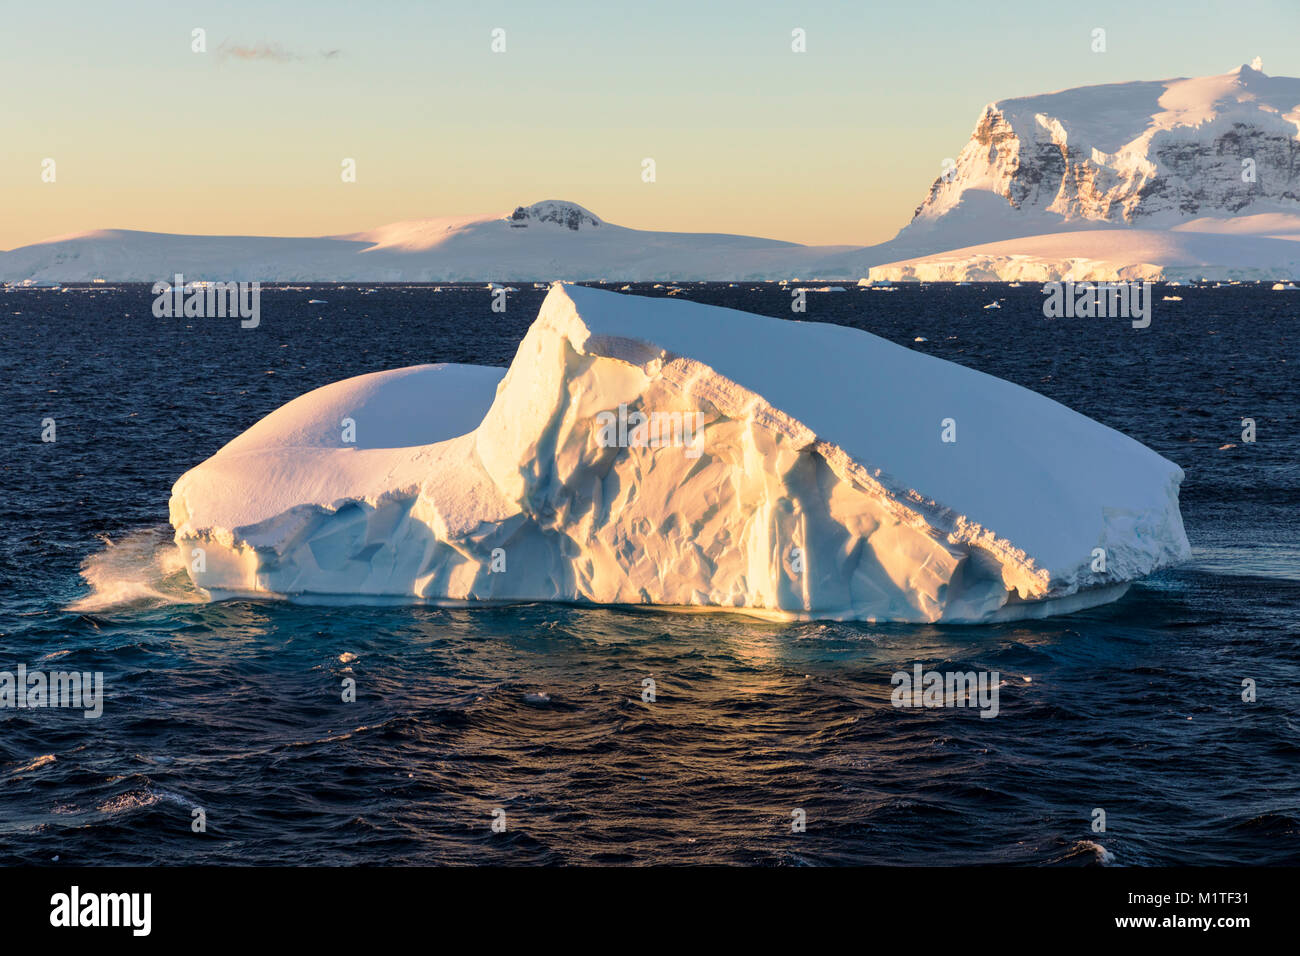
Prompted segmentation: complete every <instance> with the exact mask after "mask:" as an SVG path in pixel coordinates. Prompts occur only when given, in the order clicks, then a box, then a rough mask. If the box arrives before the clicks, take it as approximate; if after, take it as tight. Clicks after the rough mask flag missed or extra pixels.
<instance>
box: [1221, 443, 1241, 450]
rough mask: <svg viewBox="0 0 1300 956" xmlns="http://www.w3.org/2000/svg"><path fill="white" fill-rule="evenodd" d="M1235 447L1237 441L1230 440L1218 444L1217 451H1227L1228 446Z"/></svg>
mask: <svg viewBox="0 0 1300 956" xmlns="http://www.w3.org/2000/svg"><path fill="white" fill-rule="evenodd" d="M1236 447H1237V443H1236V442H1231V441H1230V442H1228V443H1227V444H1225V445H1220V446H1219V451H1227V450H1228V449H1229V448H1236Z"/></svg>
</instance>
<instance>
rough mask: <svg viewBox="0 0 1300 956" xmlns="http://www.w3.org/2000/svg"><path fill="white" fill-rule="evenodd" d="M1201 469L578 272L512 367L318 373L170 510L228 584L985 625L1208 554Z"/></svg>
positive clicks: (252, 591)
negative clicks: (1192, 517)
mask: <svg viewBox="0 0 1300 956" xmlns="http://www.w3.org/2000/svg"><path fill="white" fill-rule="evenodd" d="M1182 478H1183V472H1182V470H1181V469H1180V468H1178V466H1177V465H1175V464H1173V463H1172V462H1169V461H1167V460H1165V459H1164V458H1162V457H1160V456H1159V455H1157V454H1156V453H1155V452H1153V451H1151V450H1150V449H1148V448H1146V447H1145V446H1143V445H1141V444H1139V443H1138V442H1136V441H1134V440H1133V439H1131V438H1128V437H1126V436H1124V435H1122V434H1120V433H1119V432H1116V431H1114V430H1112V429H1110V428H1106V427H1105V426H1102V425H1100V424H1098V423H1096V422H1094V421H1092V420H1090V419H1088V418H1086V417H1084V416H1082V415H1080V414H1078V413H1076V412H1073V411H1071V410H1070V409H1068V408H1065V407H1064V406H1062V405H1059V404H1057V403H1056V402H1054V401H1051V400H1049V399H1047V398H1045V397H1043V396H1041V395H1038V394H1036V393H1034V392H1031V391H1029V390H1027V389H1024V388H1021V387H1020V386H1018V385H1014V384H1012V383H1010V382H1006V381H1002V380H1000V379H997V378H993V377H991V376H989V375H985V374H983V373H980V372H976V371H973V370H971V369H968V368H965V367H962V366H959V365H955V364H952V363H949V362H945V361H942V360H940V359H937V358H934V357H931V356H927V355H924V354H922V353H919V352H914V351H912V350H910V349H907V348H904V347H902V346H898V345H894V344H892V343H890V342H888V341H886V340H884V339H881V338H878V337H876V336H874V335H870V334H868V333H866V332H861V331H858V330H856V329H851V328H845V327H841V326H835V325H823V324H817V323H806V322H791V321H786V320H781V319H774V318H768V317H764V316H758V315H750V314H746V313H742V312H737V311H733V310H730V309H722V308H716V307H711V306H705V305H700V304H697V303H692V302H687V301H674V300H668V299H663V298H653V299H652V298H645V297H638V296H630V295H620V294H616V293H612V292H604V291H597V290H593V289H588V288H583V287H577V286H568V285H559V284H557V285H555V286H553V287H552V288H551V291H550V292H549V294H548V295H547V297H546V300H545V302H544V303H543V305H542V308H541V312H540V314H539V316H538V318H537V319H536V321H535V322H534V323H533V325H532V327H531V328H530V329H529V331H528V333H527V335H526V336H525V337H524V339H523V341H522V343H521V344H520V346H519V349H518V352H517V353H516V355H515V358H514V360H513V362H512V363H511V366H510V368H509V369H508V370H502V369H494V368H483V367H478V366H464V365H426V366H416V367H413V368H406V369H398V370H395V371H389V372H380V373H375V374H371V375H362V376H359V377H357V378H352V379H348V380H346V381H342V382H337V383H335V384H333V385H327V386H325V387H324V388H320V389H317V390H316V391H313V392H310V393H308V394H306V395H304V396H302V397H300V398H297V399H295V400H294V401H292V402H290V403H288V404H287V405H285V406H284V407H282V408H280V409H279V410H277V411H275V412H273V413H271V414H270V415H268V416H267V417H266V418H264V419H262V420H261V421H260V422H258V423H257V424H255V425H254V426H253V427H252V428H250V429H249V430H248V431H246V432H245V433H243V434H242V435H240V436H239V437H237V438H235V439H234V440H233V441H231V442H230V443H229V444H227V445H226V446H225V447H224V448H222V449H221V450H220V451H219V452H217V454H215V455H214V456H213V457H212V458H210V459H208V460H207V461H205V462H203V463H202V464H201V465H198V466H197V467H195V468H193V469H191V470H190V471H189V472H187V473H186V474H185V475H184V476H182V477H181V478H180V480H179V481H177V482H176V485H175V488H174V489H173V491H172V498H171V520H172V524H173V526H174V528H175V539H176V544H177V546H178V547H179V549H180V552H181V557H182V558H183V559H184V560H185V562H186V564H187V566H188V567H189V568H190V569H191V570H190V574H191V577H192V578H193V579H194V582H195V583H196V584H197V585H198V586H199V587H201V588H204V589H206V590H208V591H209V592H210V593H211V594H212V595H213V596H214V597H216V598H224V597H229V596H244V595H256V596H280V597H289V598H297V599H305V600H313V599H327V600H358V601H365V600H392V599H398V600H405V601H430V602H457V603H459V602H468V603H475V602H492V601H539V600H541V601H570V602H583V603H585V602H594V603H599V604H653V605H668V606H685V607H691V608H716V609H729V610H734V611H743V612H747V613H753V614H759V615H767V616H774V617H781V618H791V617H793V618H804V619H808V618H823V619H842V620H868V621H870V620H875V621H912V622H930V621H965V622H974V621H987V620H1003V619H1009V618H1017V617H1025V616H1044V615H1046V614H1049V613H1061V612H1068V611H1071V610H1075V609H1078V608H1082V607H1088V606H1091V605H1095V604H1099V603H1103V602H1106V601H1110V600H1114V599H1115V598H1117V597H1119V596H1120V595H1121V594H1123V592H1124V591H1125V589H1126V588H1127V583H1128V582H1129V581H1131V580H1133V579H1134V578H1137V577H1141V576H1143V575H1146V574H1149V573H1151V572H1153V571H1155V570H1157V569H1159V568H1162V567H1165V566H1167V565H1170V564H1173V563H1175V562H1178V561H1180V560H1183V559H1185V558H1186V557H1187V556H1188V554H1189V549H1188V543H1187V538H1186V535H1185V534H1184V531H1183V523H1182V518H1181V515H1180V514H1179V510H1178V488H1179V483H1180V482H1181V480H1182Z"/></svg>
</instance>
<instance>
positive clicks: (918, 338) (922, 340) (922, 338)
mask: <svg viewBox="0 0 1300 956" xmlns="http://www.w3.org/2000/svg"><path fill="white" fill-rule="evenodd" d="M912 341H913V342H928V341H930V340H929V339H927V338H926V337H925V336H924V335H918V336H917V337H916V338H914V339H912Z"/></svg>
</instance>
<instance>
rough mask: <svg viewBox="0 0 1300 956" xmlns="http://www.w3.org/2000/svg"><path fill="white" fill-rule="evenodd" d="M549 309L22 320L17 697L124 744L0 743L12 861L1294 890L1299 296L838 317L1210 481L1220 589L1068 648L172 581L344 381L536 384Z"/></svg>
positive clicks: (2, 464)
mask: <svg viewBox="0 0 1300 956" xmlns="http://www.w3.org/2000/svg"><path fill="white" fill-rule="evenodd" d="M633 291H635V292H637V293H639V294H645V295H664V294H666V292H667V290H665V289H654V288H651V287H650V286H648V285H637V286H634V287H633ZM544 294H545V293H544V290H534V289H533V288H531V284H520V285H519V291H518V292H514V293H511V294H510V297H509V300H508V302H509V304H508V310H507V312H506V313H505V314H500V313H496V312H493V311H492V309H491V303H492V298H491V295H490V293H489V292H487V291H486V290H485V289H483V288H482V287H477V286H476V287H466V286H460V287H456V286H444V287H442V288H441V290H436V289H435V287H433V286H392V285H384V286H377V287H375V291H373V292H367V291H365V289H364V288H358V287H355V286H353V287H339V286H328V285H320V284H313V285H311V286H296V287H286V288H281V287H268V288H265V289H264V290H263V293H262V303H261V325H260V327H259V328H257V329H252V330H244V329H240V328H239V324H238V321H237V320H233V319H158V318H154V317H153V315H152V314H151V309H150V306H151V303H152V295H151V294H150V290H149V288H148V286H143V285H132V286H118V287H112V286H108V287H105V286H98V287H85V286H81V287H74V288H70V289H66V290H62V291H60V290H36V289H28V290H3V291H0V330H2V332H3V339H2V341H0V429H2V430H3V431H2V434H3V436H4V440H3V441H2V442H0V670H7V671H11V672H12V671H14V670H15V669H16V668H17V667H18V665H20V664H25V665H27V667H28V668H31V669H44V670H78V671H102V672H103V674H104V680H105V700H104V710H103V715H102V716H101V717H100V718H98V719H95V720H87V719H85V718H84V717H83V716H82V714H81V712H80V711H69V710H61V709H45V710H28V709H24V710H17V709H2V710H0V863H5V864H14V863H30V864H55V865H96V864H193V863H199V864H233V863H258V864H357V863H367V864H377V863H391V864H441V863H478V864H536V863H545V864H565V863H567V864H591V863H626V864H650V863H727V864H762V865H802V864H813V865H828V864H829V865H835V864H905V865H911V864H972V863H986V864H987V863H995V864H1044V865H1077V864H1088V863H1102V864H1105V865H1113V866H1146V865H1155V864H1283V863H1289V864H1300V454H1298V453H1300V440H1298V439H1297V429H1300V401H1297V371H1298V370H1300V350H1298V349H1297V343H1298V342H1300V335H1298V334H1297V328H1298V327H1300V293H1294V292H1292V293H1286V292H1272V291H1270V290H1269V289H1268V286H1241V287H1232V288H1228V287H1225V288H1219V289H1215V288H1187V287H1183V288H1179V289H1177V290H1173V289H1170V288H1166V287H1158V288H1157V290H1156V296H1155V298H1156V301H1155V304H1154V315H1153V321H1152V324H1151V327H1150V328H1148V329H1145V330H1135V329H1133V328H1131V327H1130V325H1129V323H1128V322H1127V321H1126V320H1122V319H1057V320H1050V319H1046V318H1044V316H1043V313H1042V308H1041V303H1042V294H1041V292H1040V289H1039V288H1037V287H1034V286H1031V285H1027V286H1024V287H1022V288H1007V287H1005V286H981V285H972V286H966V287H953V286H929V287H915V286H914V287H903V288H900V289H898V290H897V291H893V292H881V291H859V290H857V289H855V288H853V287H849V289H848V291H846V292H842V293H814V294H810V295H809V296H808V312H807V314H806V315H804V316H801V318H805V319H810V320H815V321H826V322H836V323H840V324H844V325H852V326H855V327H858V328H862V329H867V330H869V331H871V332H874V333H876V334H878V335H882V336H884V337H886V338H889V339H891V340H893V341H895V342H899V343H903V344H905V345H908V346H909V347H912V348H917V349H921V350H924V351H926V352H929V353H931V354H934V355H938V356H941V357H942V358H945V359H950V360H952V361H955V362H959V363H962V364H963V365H968V366H971V367H973V368H977V369H981V370H983V371H985V372H989V373H992V374H994V375H997V376H1001V377H1003V378H1007V379H1011V380H1012V381H1015V382H1018V383H1020V384H1022V385H1025V386H1027V387H1029V388H1032V389H1035V390H1037V391H1039V392H1042V393H1044V394H1045V395H1048V396H1050V397H1052V398H1054V399H1057V400H1058V401H1060V402H1063V403H1064V404H1066V405H1069V406H1070V407H1072V408H1075V409H1077V410H1079V411H1081V412H1083V413H1084V414H1086V415H1089V416H1091V417H1093V418H1095V419H1097V420H1099V421H1101V422H1104V423H1105V424H1108V425H1111V426H1113V427H1115V428H1117V429H1120V430H1121V431H1124V432H1126V433H1128V434H1129V435H1132V436H1134V437H1135V438H1137V439H1139V440H1140V441H1142V442H1144V443H1146V444H1147V445H1149V446H1151V447H1152V448H1154V449H1155V450H1157V451H1158V452H1160V453H1161V454H1162V455H1165V456H1166V457H1168V458H1170V459H1172V460H1173V461H1175V462H1177V463H1178V464H1179V465H1181V466H1182V467H1183V468H1184V469H1185V470H1186V472H1187V479H1186V481H1185V483H1184V485H1183V491H1182V512H1183V517H1184V521H1185V523H1186V527H1187V532H1188V536H1189V538H1190V540H1191V542H1192V545H1193V548H1194V557H1193V559H1192V561H1191V562H1190V563H1188V564H1186V565H1184V566H1181V567H1179V568H1176V569H1173V570H1169V571H1166V572H1164V573H1162V574H1160V575H1158V576H1156V577H1153V578H1150V579H1148V580H1146V581H1144V582H1141V583H1139V584H1137V585H1135V586H1134V587H1133V588H1132V589H1131V590H1130V591H1129V593H1128V594H1127V595H1126V596H1125V597H1124V598H1123V599H1121V600H1120V601H1119V602H1117V603H1115V604H1112V605H1108V606H1106V607H1102V608H1099V609H1095V610H1092V611H1088V612H1084V613H1080V614H1076V615H1073V616H1068V617H1061V618H1055V619H1050V620H1046V621H1039V622H1030V623H1017V624H1002V625H994V626H981V627H970V626H965V627H963V626H946V627H934V626H921V627H918V626H897V625H889V626H875V625H866V624H830V623H806V624H785V625H782V624H772V623H765V622H762V621H758V620H754V619H751V618H747V617H742V616H735V615H730V614H679V613H673V612H665V611H656V610H626V609H596V608H583V607H566V606H551V605H542V604H534V605H527V606H522V607H508V608H486V609H481V610H446V609H439V608H433V607H374V606H363V607H323V606H299V605H290V604H283V603H276V602H249V601H239V602H233V603H204V602H203V601H201V600H200V599H199V595H197V594H195V593H194V591H193V590H192V589H191V588H190V587H189V586H188V583H187V579H186V577H185V574H184V572H183V571H176V570H175V562H174V561H171V560H169V559H170V556H171V552H170V551H169V542H170V534H169V528H168V525H167V499H168V495H169V492H170V488H171V485H172V483H173V481H175V479H176V478H177V477H178V476H180V474H181V473H182V472H184V471H185V470H186V469H188V468H190V467H191V466H192V465H195V464H197V463H198V462H200V461H202V460H203V459H204V458H206V457H208V456H209V455H211V454H212V453H213V452H215V451H216V450H217V449H218V448H219V447H220V446H221V445H222V444H223V443H225V442H226V441H227V440H228V439H230V438H232V437H233V436H235V435H236V434H238V433H239V432H240V431H241V430H243V429H244V428H246V427H248V426H249V425H251V424H252V423H253V422H255V421H257V420H258V419H259V418H260V417H262V416H263V415H265V414H267V413H268V412H270V411H271V410H273V409H275V408H276V407H278V406H279V405H281V404H283V403H284V402H286V401H288V400H289V399H291V398H293V397H295V396H297V395H300V394H302V393H303V392H306V391H308V390H309V389H312V388H315V387H317V386H319V385H324V384H326V383H328V382H332V381H335V380H337V379H341V378H345V377H347V376H351V375H357V374H360V373H363V372H371V371H377V370H380V369H388V368H394V367H398V366H405V365H412V364H417V363H422V362H469V363H479V364H490V365H506V364H508V363H509V361H510V359H511V357H512V356H513V354H514V350H515V348H516V346H517V344H518V342H519V340H520V338H521V337H522V336H523V333H524V331H525V329H526V328H527V326H528V325H529V323H530V322H531V321H532V319H533V317H534V316H535V314H536V310H537V307H538V305H539V304H540V302H541V299H542V297H543V295H544ZM684 295H685V297H688V298H691V299H694V300H697V301H703V302H709V303H713V304H718V305H727V306H732V307H735V308H739V309H744V310H749V311H754V312H762V313H768V314H771V315H779V316H785V317H787V318H788V317H791V312H790V301H791V300H790V294H789V292H787V291H785V290H782V289H781V288H779V287H777V286H775V285H762V284H757V283H749V284H741V285H740V286H737V287H729V286H728V285H726V284H709V285H696V284H691V285H687V286H685V292H684ZM1164 295H1179V296H1181V297H1182V301H1176V302H1175V301H1170V302H1166V301H1163V299H1162V297H1163V296H1164ZM313 298H316V299H324V300H327V302H326V304H322V305H311V304H309V300H310V299H313ZM995 298H996V299H1002V300H1003V307H1002V308H1001V309H1000V310H996V311H993V310H984V309H983V308H982V306H983V305H985V304H986V303H988V302H990V301H991V300H993V299H995ZM917 338H924V339H925V341H919V342H918V341H915V340H916V339H917ZM861 413H862V415H864V416H869V415H888V414H890V409H889V408H888V407H883V408H863V409H861ZM46 418H53V419H55V421H56V423H57V441H56V442H53V443H48V442H42V440H41V433H42V421H43V419H46ZM1243 418H1253V419H1254V420H1255V422H1256V428H1257V441H1255V442H1254V443H1246V442H1243V441H1242V419H1243ZM1011 426H1012V423H1009V427H1011ZM918 662H919V663H921V664H923V665H924V666H925V668H927V669H937V670H975V671H994V670H996V671H998V672H999V673H1000V674H1001V675H1002V679H1003V680H1004V681H1005V686H1004V687H1003V688H1002V690H1001V695H1000V713H999V715H998V716H997V717H996V718H995V719H981V718H980V717H979V713H978V711H976V710H961V709H945V710H916V709H896V708H894V707H893V706H892V705H891V702H890V693H891V691H892V686H891V684H890V676H891V674H893V672H895V671H897V670H910V669H911V667H912V665H913V664H915V663H918ZM349 676H350V677H353V678H355V680H356V681H357V690H358V699H357V700H356V702H355V703H343V702H342V700H341V694H340V686H341V683H342V681H343V680H344V678H346V677H349ZM647 677H650V678H653V679H654V681H655V683H656V686H657V699H656V700H655V701H654V702H653V703H647V702H643V701H642V699H641V690H642V681H643V679H645V678H647ZM1246 680H1250V681H1253V682H1254V685H1255V688H1256V694H1257V699H1255V700H1254V701H1253V702H1247V701H1243V699H1242V692H1243V681H1246ZM196 808H201V809H202V810H203V813H204V814H205V817H206V832H203V833H196V832H194V831H193V829H192V820H193V819H194V816H193V814H194V810H195V809H196ZM1098 808H1100V809H1102V810H1104V811H1105V814H1106V828H1105V831H1104V832H1094V830H1093V819H1094V814H1093V811H1094V810H1095V809H1098ZM795 810H802V811H804V814H805V815H806V831H805V832H793V831H792V827H791V823H792V819H793V817H792V814H793V813H794V811H795ZM501 811H503V812H504V818H505V821H506V828H505V832H502V833H497V832H494V831H493V829H492V823H493V820H494V814H495V816H496V818H497V819H500V817H501V813H500V812H501ZM56 861H57V862H56Z"/></svg>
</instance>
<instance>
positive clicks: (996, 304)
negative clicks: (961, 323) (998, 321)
mask: <svg viewBox="0 0 1300 956" xmlns="http://www.w3.org/2000/svg"><path fill="white" fill-rule="evenodd" d="M984 308H986V309H1000V308H1002V303H1001V302H1000V301H998V300H997V299H994V300H993V301H992V302H990V303H989V304H988V305H986V306H984Z"/></svg>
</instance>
